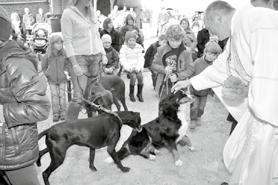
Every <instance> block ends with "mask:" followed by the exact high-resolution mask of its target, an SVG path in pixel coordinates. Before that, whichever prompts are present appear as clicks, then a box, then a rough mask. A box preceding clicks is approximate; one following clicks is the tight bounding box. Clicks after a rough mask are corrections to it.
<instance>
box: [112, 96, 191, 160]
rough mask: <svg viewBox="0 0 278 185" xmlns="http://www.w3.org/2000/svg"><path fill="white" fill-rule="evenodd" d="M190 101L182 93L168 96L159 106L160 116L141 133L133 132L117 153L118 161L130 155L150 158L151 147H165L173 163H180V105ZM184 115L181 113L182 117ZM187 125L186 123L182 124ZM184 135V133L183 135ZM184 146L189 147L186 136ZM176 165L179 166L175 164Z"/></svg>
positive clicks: (153, 152) (152, 152)
mask: <svg viewBox="0 0 278 185" xmlns="http://www.w3.org/2000/svg"><path fill="white" fill-rule="evenodd" d="M190 101H192V98H191V97H188V96H187V95H186V94H185V93H183V91H178V92H177V93H175V94H171V95H168V96H167V97H166V98H165V99H163V100H162V101H161V102H160V104H159V112H160V115H159V116H158V117H157V118H156V119H154V120H152V121H150V122H148V123H146V124H144V125H143V126H142V127H143V130H142V131H141V132H136V131H133V132H132V133H131V135H130V137H129V138H128V139H127V141H126V142H125V143H124V145H123V146H122V148H121V149H120V150H119V151H118V152H117V154H118V157H119V159H120V160H122V159H124V158H125V157H127V156H129V155H130V154H132V155H140V156H143V157H145V158H150V154H153V155H154V154H155V150H154V148H153V146H154V147H155V148H157V149H159V148H161V147H166V148H167V149H168V150H169V151H170V152H171V153H172V154H173V157H174V160H175V162H178V161H180V160H179V155H178V152H177V144H176V143H177V139H178V138H179V136H180V134H179V129H180V128H181V127H182V124H183V123H182V121H181V120H182V119H181V118H179V111H181V110H180V106H181V104H184V103H187V102H190ZM184 114H185V113H184V112H183V114H181V115H184ZM184 124H187V123H184ZM184 134H185V133H184ZM183 139H185V140H187V141H185V142H187V143H185V144H187V145H189V146H191V142H190V140H189V138H188V137H187V136H183ZM180 162H181V161H180ZM176 165H181V164H177V163H176Z"/></svg>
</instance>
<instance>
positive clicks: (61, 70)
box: [42, 35, 67, 122]
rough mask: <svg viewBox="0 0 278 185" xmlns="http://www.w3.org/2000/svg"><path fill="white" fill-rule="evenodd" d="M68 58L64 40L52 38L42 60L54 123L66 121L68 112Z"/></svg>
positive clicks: (58, 37) (56, 37) (54, 36)
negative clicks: (65, 53)
mask: <svg viewBox="0 0 278 185" xmlns="http://www.w3.org/2000/svg"><path fill="white" fill-rule="evenodd" d="M65 66H66V58H65V55H64V50H63V40H62V37H61V36H59V35H53V36H51V38H50V42H49V46H48V48H47V51H46V54H45V56H44V57H43V60H42V70H43V72H44V74H45V76H46V77H47V79H48V83H49V87H50V91H51V99H52V112H53V122H57V121H59V120H65V118H66V110H67V99H66V89H67V88H66V87H67V78H66V74H65V71H66V67H65Z"/></svg>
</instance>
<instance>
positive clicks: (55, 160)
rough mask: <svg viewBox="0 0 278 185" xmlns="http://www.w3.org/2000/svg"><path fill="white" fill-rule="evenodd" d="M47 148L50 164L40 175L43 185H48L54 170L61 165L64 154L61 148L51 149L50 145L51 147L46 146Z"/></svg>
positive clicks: (64, 151)
mask: <svg viewBox="0 0 278 185" xmlns="http://www.w3.org/2000/svg"><path fill="white" fill-rule="evenodd" d="M48 148H50V150H49V154H50V158H51V162H50V165H49V166H48V168H47V169H46V170H45V171H44V172H43V173H42V177H43V180H44V183H45V185H50V184H49V181H48V178H49V176H50V175H51V173H52V172H53V171H54V170H56V169H57V168H58V167H59V166H60V165H61V164H63V162H64V160H65V154H66V150H65V149H64V147H63V146H59V147H53V145H52V144H51V147H50V146H48ZM61 149H62V150H61Z"/></svg>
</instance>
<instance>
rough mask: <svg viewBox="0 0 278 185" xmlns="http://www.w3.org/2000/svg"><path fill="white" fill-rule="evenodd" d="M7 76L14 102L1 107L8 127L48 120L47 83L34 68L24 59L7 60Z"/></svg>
mask: <svg viewBox="0 0 278 185" xmlns="http://www.w3.org/2000/svg"><path fill="white" fill-rule="evenodd" d="M6 70H7V74H8V75H7V76H8V81H9V83H10V84H9V85H10V87H11V90H10V91H11V92H12V94H13V95H14V97H15V99H16V101H15V102H11V103H7V104H4V105H3V114H4V119H5V122H6V123H7V125H8V127H9V128H11V127H14V126H18V125H21V124H31V123H36V122H38V121H43V120H45V119H47V118H48V115H49V112H50V102H49V100H48V98H47V95H46V89H47V82H46V80H45V78H44V76H42V75H38V73H37V71H36V69H35V66H34V65H33V64H32V63H31V62H30V61H29V60H26V59H14V58H11V59H8V61H7V66H6Z"/></svg>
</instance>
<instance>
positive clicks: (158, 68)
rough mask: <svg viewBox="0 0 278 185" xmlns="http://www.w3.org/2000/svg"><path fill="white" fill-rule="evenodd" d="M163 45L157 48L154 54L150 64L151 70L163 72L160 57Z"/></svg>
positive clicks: (163, 68)
mask: <svg viewBox="0 0 278 185" xmlns="http://www.w3.org/2000/svg"><path fill="white" fill-rule="evenodd" d="M163 53H164V52H163V47H161V48H158V49H157V53H156V54H155V56H154V59H153V63H152V65H151V68H152V70H154V71H156V72H158V73H163V74H165V67H164V66H163V63H162V57H163Z"/></svg>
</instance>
